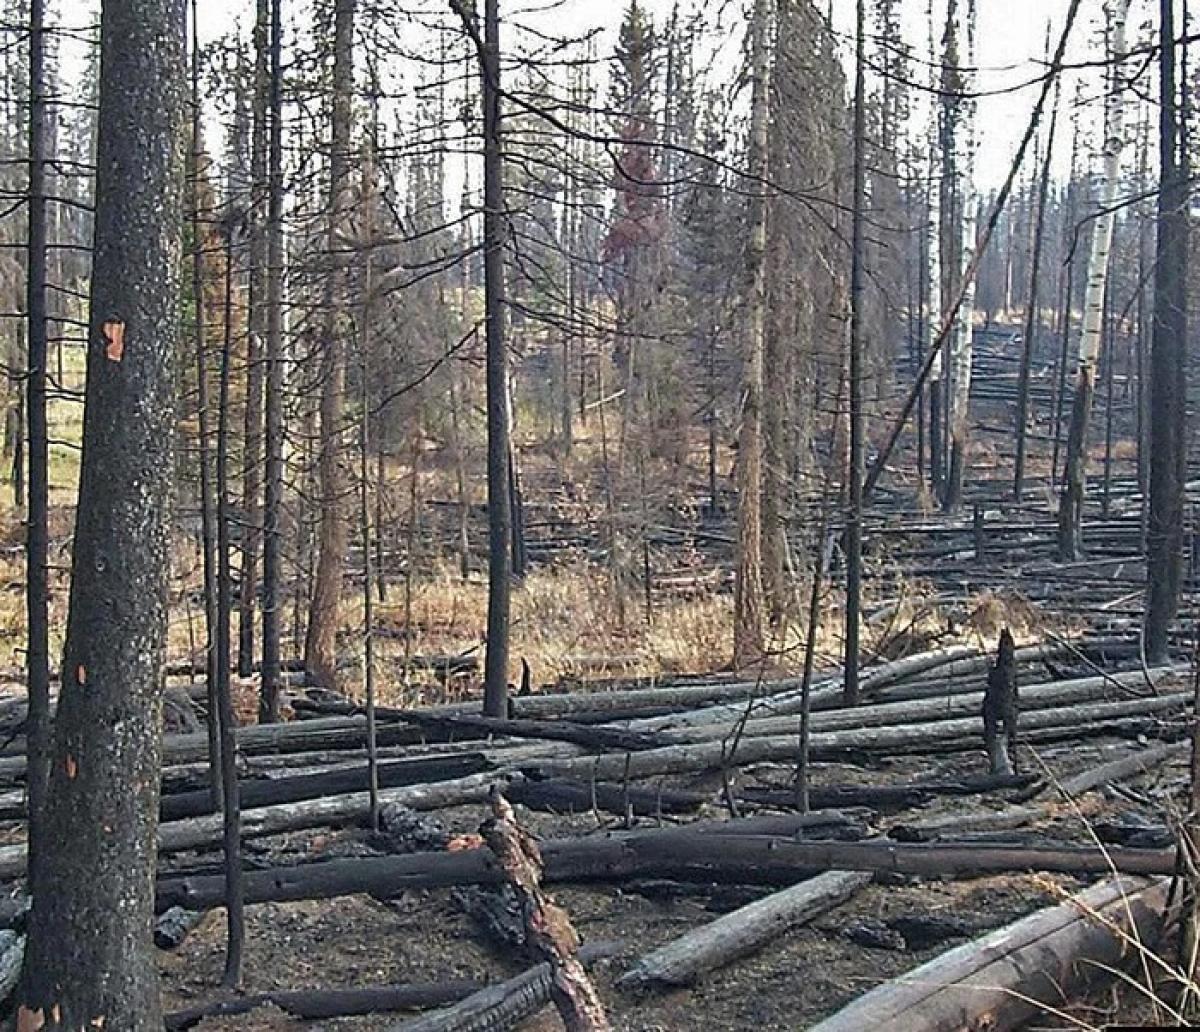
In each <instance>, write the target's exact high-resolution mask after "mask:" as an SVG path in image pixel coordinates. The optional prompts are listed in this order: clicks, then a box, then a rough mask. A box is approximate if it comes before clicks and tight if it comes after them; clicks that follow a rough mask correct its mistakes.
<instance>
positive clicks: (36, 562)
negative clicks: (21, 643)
mask: <svg viewBox="0 0 1200 1032" xmlns="http://www.w3.org/2000/svg"><path fill="white" fill-rule="evenodd" d="M45 44H46V28H45V0H31V3H30V7H29V101H30V103H29V270H28V277H27V280H26V301H25V303H26V312H27V313H28V319H29V333H28V344H29V372H28V376H27V378H26V383H25V416H26V419H27V427H28V438H29V510H28V515H27V521H26V527H25V549H26V554H25V571H26V574H25V576H26V581H25V606H26V617H27V620H28V634H29V637H28V641H27V649H26V657H25V662H26V669H27V683H28V692H29V716H28V721H27V724H26V741H27V743H28V745H27V750H28V763H29V777H28V788H29V871H30V877H31V880H36V878H37V875H38V868H39V864H38V854H39V852H40V850H41V849H42V846H43V842H42V834H41V816H42V812H43V809H44V807H45V802H46V783H47V779H48V777H49V774H50V766H49V765H50V744H51V743H50V632H49V617H48V608H49V596H50V585H49V575H48V569H47V566H48V562H49V559H48V549H49V531H48V514H49V483H48V473H49V466H48V442H47V430H46V352H47V323H46V159H47V157H48V153H47V150H48V148H47V144H46V136H47V133H46V129H47V126H46V122H47V102H46V88H45V87H46V80H45V74H46V72H45ZM18 461H19V459H18Z"/></svg>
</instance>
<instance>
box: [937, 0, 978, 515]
mask: <svg viewBox="0 0 1200 1032" xmlns="http://www.w3.org/2000/svg"><path fill="white" fill-rule="evenodd" d="M951 31H953V32H954V33H955V34H956V36H955V38H954V39H953V54H954V56H955V57H957V54H958V39H957V31H958V27H957V25H954V26H951V23H950V22H949V21H948V22H947V32H951ZM966 39H967V48H966V55H965V59H964V61H963V64H962V66H961V67H958V68H955V69H953V72H954V75H955V79H956V82H957V85H958V88H959V89H960V90H961V91H962V92H963V93H964V94H969V91H970V88H971V85H972V82H973V75H972V73H971V72H969V71H965V70H964V69H971V68H973V67H974V64H975V0H967V32H966ZM953 104H954V107H955V111H954V115H953V133H954V137H955V139H954V174H955V180H954V190H955V194H956V198H957V214H958V217H959V219H960V220H961V225H960V227H955V226H954V225H953V224H952V225H951V226H950V232H951V233H954V232H955V231H956V230H957V231H958V232H960V233H961V234H962V241H961V244H959V246H958V249H957V254H956V259H957V265H956V267H955V273H956V275H955V282H956V283H958V284H965V287H963V288H962V290H963V299H962V304H961V305H960V306H959V309H958V316H957V325H956V326H955V329H954V337H953V338H952V340H951V345H950V362H949V364H950V381H949V384H948V385H947V386H948V399H949V406H948V407H949V411H948V413H947V416H948V418H949V441H948V444H949V452H950V456H949V458H950V466H949V469H948V471H947V474H946V489H945V495H944V498H943V508H944V509H945V510H946V511H947V512H956V511H957V510H958V508H959V506H961V505H962V498H963V480H964V477H965V475H966V462H967V448H968V447H969V445H970V432H971V425H970V418H971V366H972V361H973V353H974V333H975V280H976V278H975V276H973V275H971V271H970V270H971V269H972V267H973V266H974V265H975V252H976V248H977V246H978V244H977V241H976V220H977V217H978V209H977V205H976V198H975V189H974V182H973V180H974V163H975V101H974V100H973V99H971V98H970V97H969V96H963V97H960V98H957V99H955V100H954V101H953Z"/></svg>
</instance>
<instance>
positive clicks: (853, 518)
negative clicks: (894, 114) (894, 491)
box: [842, 0, 867, 706]
mask: <svg viewBox="0 0 1200 1032" xmlns="http://www.w3.org/2000/svg"><path fill="white" fill-rule="evenodd" d="M865 6H866V5H865V0H857V15H856V20H857V32H856V53H855V61H854V200H853V203H852V209H851V229H850V380H849V389H850V469H849V471H848V472H849V481H850V483H849V498H848V505H847V509H846V653H845V661H844V663H845V681H844V683H843V695H842V698H843V701H844V703H845V705H847V706H854V705H856V704H857V703H858V660H859V656H858V649H859V646H858V636H859V620H860V613H861V610H862V509H863V479H864V477H865V475H866V448H865V444H866V441H865V431H866V427H865V419H864V414H863V399H862V375H863V368H862V367H863V314H864V313H863V304H864V301H865V299H866V282H865V275H864V273H865V270H864V268H863V264H864V258H865V255H864V254H863V220H864V217H865V212H864V210H863V209H864V206H865V204H866V182H867V175H866V148H867V138H866V134H867V115H866V110H867V97H866V60H867V59H866V11H865Z"/></svg>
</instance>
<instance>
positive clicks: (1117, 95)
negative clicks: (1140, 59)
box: [1058, 0, 1130, 561]
mask: <svg viewBox="0 0 1200 1032" xmlns="http://www.w3.org/2000/svg"><path fill="white" fill-rule="evenodd" d="M1129 5H1130V0H1115V3H1114V5H1113V6H1112V7H1111V8H1109V10H1108V15H1109V19H1110V21H1109V30H1110V32H1111V33H1112V45H1111V46H1112V50H1111V57H1112V60H1113V62H1114V63H1113V65H1112V72H1111V74H1112V80H1111V82H1110V83H1109V91H1108V98H1107V101H1106V104H1105V110H1104V154H1103V158H1104V170H1103V173H1102V179H1101V183H1100V196H1099V198H1098V202H1099V206H1100V213H1099V214H1098V215H1097V217H1096V224H1095V226H1094V228H1093V230H1092V248H1091V253H1090V255H1089V256H1088V271H1087V289H1086V293H1085V295H1084V303H1083V329H1082V331H1081V333H1080V336H1079V366H1078V368H1077V370H1076V373H1075V398H1074V401H1073V403H1072V406H1071V429H1070V431H1069V432H1068V434H1067V452H1066V467H1065V469H1064V471H1063V484H1062V492H1061V494H1060V495H1059V504H1058V553H1059V558H1061V559H1062V560H1064V561H1070V560H1074V559H1077V558H1078V557H1079V550H1080V548H1081V546H1082V541H1081V538H1080V531H1081V525H1082V520H1083V494H1084V490H1085V488H1086V482H1087V441H1088V426H1089V424H1090V422H1091V415H1092V400H1093V398H1094V396H1095V393H1096V367H1097V364H1098V363H1099V358H1100V341H1101V337H1102V336H1103V332H1104V298H1105V293H1106V290H1107V284H1108V265H1109V256H1110V253H1111V251H1112V238H1113V226H1114V224H1115V222H1116V213H1115V212H1114V211H1113V210H1112V209H1113V202H1114V201H1115V200H1116V197H1117V189H1118V187H1119V185H1120V172H1121V151H1122V149H1123V148H1124V145H1125V140H1124V121H1125V117H1124V116H1125V105H1124V100H1123V97H1122V95H1121V83H1120V80H1119V78H1118V73H1117V71H1116V69H1117V67H1118V65H1117V63H1116V62H1118V61H1120V60H1121V58H1122V56H1123V55H1124V53H1125V20H1126V17H1127V15H1128V13H1129Z"/></svg>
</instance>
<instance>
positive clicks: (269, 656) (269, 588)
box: [258, 0, 283, 723]
mask: <svg viewBox="0 0 1200 1032" xmlns="http://www.w3.org/2000/svg"><path fill="white" fill-rule="evenodd" d="M282 7H283V0H271V39H270V48H271V58H270V65H271V75H270V80H271V81H270V115H269V118H268V120H267V122H268V125H269V127H270V132H269V134H268V143H267V383H266V450H267V465H266V491H265V495H264V505H263V616H262V624H263V631H262V634H263V643H262V648H263V660H262V697H261V699H260V700H259V714H258V715H259V719H260V720H261V721H263V722H264V723H272V722H274V721H277V720H278V719H279V626H280V624H279V621H280V617H281V616H282V615H283V595H282V590H281V587H282V586H281V577H280V574H281V570H280V558H281V557H280V526H279V517H280V514H281V511H282V508H283V67H282V65H283V11H282Z"/></svg>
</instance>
